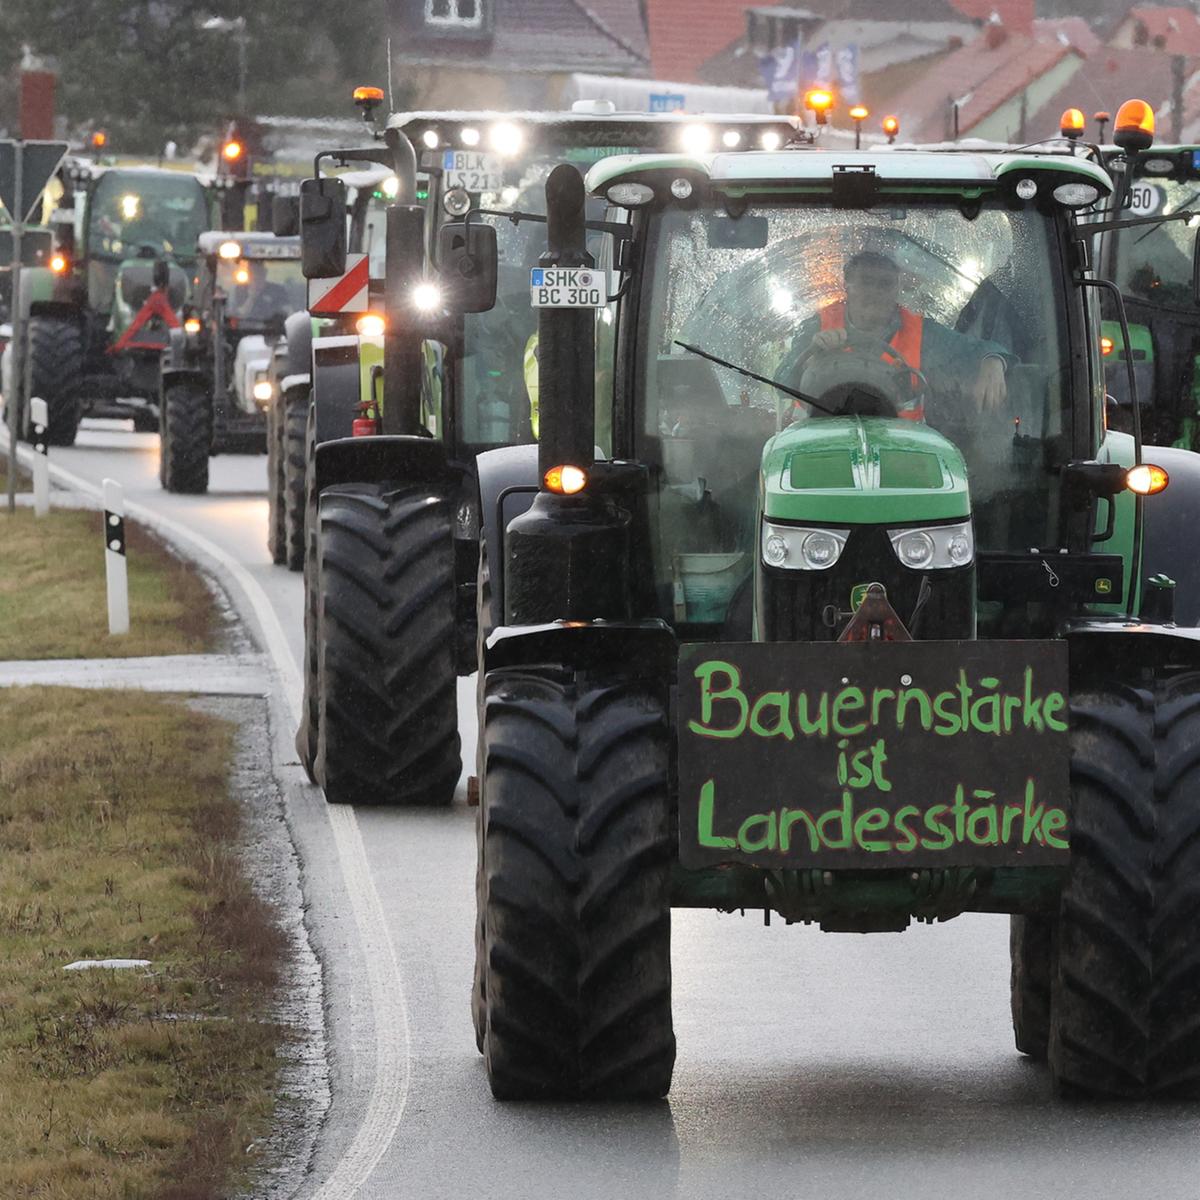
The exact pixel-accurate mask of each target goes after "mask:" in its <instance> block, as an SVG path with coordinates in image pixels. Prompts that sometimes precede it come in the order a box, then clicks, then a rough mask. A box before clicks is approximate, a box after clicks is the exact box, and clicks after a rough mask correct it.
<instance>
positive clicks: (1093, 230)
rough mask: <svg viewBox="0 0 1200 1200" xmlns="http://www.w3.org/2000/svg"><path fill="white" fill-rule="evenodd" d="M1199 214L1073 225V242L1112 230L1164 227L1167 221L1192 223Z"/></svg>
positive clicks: (1175, 214) (1132, 218) (1191, 213)
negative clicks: (1152, 226) (1140, 226)
mask: <svg viewBox="0 0 1200 1200" xmlns="http://www.w3.org/2000/svg"><path fill="white" fill-rule="evenodd" d="M1197 217H1200V212H1185V213H1183V212H1180V213H1168V214H1167V215H1166V216H1162V217H1125V218H1124V219H1122V220H1119V221H1087V222H1082V223H1077V224H1076V225H1075V240H1076V241H1080V242H1082V241H1086V240H1087V239H1088V238H1090V237H1093V236H1094V235H1096V234H1097V233H1109V232H1110V231H1111V230H1114V229H1134V228H1136V227H1137V226H1139V225H1165V224H1166V223H1167V222H1168V221H1194V220H1195V219H1196V218H1197Z"/></svg>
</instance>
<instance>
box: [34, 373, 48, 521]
mask: <svg viewBox="0 0 1200 1200" xmlns="http://www.w3.org/2000/svg"><path fill="white" fill-rule="evenodd" d="M29 419H30V421H31V422H32V425H33V450H34V454H33V510H34V513H35V514H36V515H37V516H39V517H44V516H45V515H46V514H47V513H48V512H49V511H50V460H49V458H48V457H47V453H48V450H49V447H48V446H47V445H46V426H47V425H48V424H49V422H50V416H49V412H48V411H47V408H46V402H45V400H43V399H42V398H41V397H40V396H33V397H31V398H30V401H29Z"/></svg>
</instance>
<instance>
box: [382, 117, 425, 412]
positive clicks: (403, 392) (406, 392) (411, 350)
mask: <svg viewBox="0 0 1200 1200" xmlns="http://www.w3.org/2000/svg"><path fill="white" fill-rule="evenodd" d="M384 141H385V142H386V144H387V147H388V149H389V150H391V152H392V156H393V158H394V159H395V172H396V179H397V181H398V183H399V186H398V188H397V189H396V202H395V203H394V204H389V205H388V208H387V235H386V237H387V251H386V267H385V281H386V292H387V301H386V311H387V330H386V332H385V334H384V339H383V421H382V428H383V432H384V433H385V434H410V435H418V434H420V432H421V333H420V330H419V328H418V325H417V311H416V308H415V306H414V303H413V291H414V289H415V288H416V286H417V284H419V283H420V282H421V279H422V272H423V270H424V245H425V241H424V237H425V209H424V208H423V207H422V206H421V205H419V204H417V203H416V199H417V154H416V151H415V150H414V149H413V145H412V142H410V141H409V140H408V138H406V137H405V136H404V134H403V133H401V132H400V130H398V129H389V130H387V132H386V133H385V135H384Z"/></svg>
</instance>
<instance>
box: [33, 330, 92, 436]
mask: <svg viewBox="0 0 1200 1200" xmlns="http://www.w3.org/2000/svg"><path fill="white" fill-rule="evenodd" d="M25 349H26V355H25V380H26V388H25V418H26V420H27V421H28V419H29V401H30V400H31V399H35V398H38V397H40V398H41V399H43V400H45V402H46V414H47V424H46V444H47V445H48V446H73V445H74V444H75V435H76V433H77V432H78V431H79V421H80V418H81V416H82V414H83V395H82V392H83V331H82V330H81V329H80V327H79V326H78V325H77V324H76V323H75V322H74V321H65V320H63V319H62V318H60V317H30V318H29V324H28V333H27V334H26V343H25ZM30 428H32V425H30Z"/></svg>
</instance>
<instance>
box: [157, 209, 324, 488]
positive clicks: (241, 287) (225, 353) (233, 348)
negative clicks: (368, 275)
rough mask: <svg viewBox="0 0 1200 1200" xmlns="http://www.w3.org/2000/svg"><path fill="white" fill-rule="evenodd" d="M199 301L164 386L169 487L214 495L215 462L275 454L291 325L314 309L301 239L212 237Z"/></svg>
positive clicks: (162, 469)
mask: <svg viewBox="0 0 1200 1200" xmlns="http://www.w3.org/2000/svg"><path fill="white" fill-rule="evenodd" d="M197 256H198V258H199V263H198V265H197V271H196V285H195V289H194V294H193V298H192V302H191V303H190V304H188V305H187V306H186V307H185V308H184V311H183V323H182V325H181V326H180V327H179V328H177V329H172V330H170V335H169V344H168V348H167V350H166V352H165V353H164V354H163V355H162V361H161V375H160V383H159V395H160V412H161V417H160V422H159V442H160V453H159V481H160V482H161V483H162V485H163V487H164V488H166V490H167V491H169V492H188V493H200V492H204V491H207V489H208V460H209V458H210V457H211V456H213V455H215V454H229V453H239V452H240V453H247V454H261V453H263V452H265V451H266V449H267V416H266V409H267V406H268V404H269V403H270V401H271V397H272V395H273V393H274V390H275V388H274V384H273V383H272V381H271V378H270V375H271V360H272V356H273V353H274V349H275V345H276V343H277V342H278V341H279V340H280V339H281V338H282V337H283V334H284V330H285V323H286V321H287V318H288V317H289V316H291V315H292V314H293V313H296V312H301V311H303V308H304V301H305V292H304V279H303V278H302V276H301V274H300V239H299V238H296V237H276V236H275V235H274V234H273V233H261V232H256V233H244V232H238V231H236V230H234V231H229V232H220V231H217V230H210V231H208V232H207V233H202V234H201V235H200V239H199V242H198V245H197Z"/></svg>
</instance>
